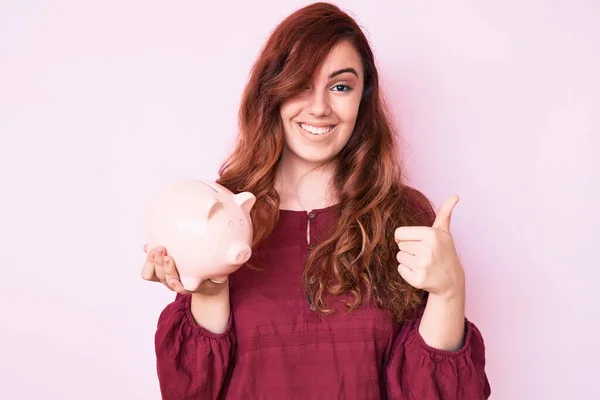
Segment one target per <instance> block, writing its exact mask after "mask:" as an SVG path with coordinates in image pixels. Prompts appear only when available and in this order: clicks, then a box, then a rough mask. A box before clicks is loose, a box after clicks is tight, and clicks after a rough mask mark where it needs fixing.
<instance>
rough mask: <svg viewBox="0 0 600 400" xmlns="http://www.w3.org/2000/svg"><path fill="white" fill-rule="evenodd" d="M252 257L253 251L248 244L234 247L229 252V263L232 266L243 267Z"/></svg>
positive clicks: (238, 244)
mask: <svg viewBox="0 0 600 400" xmlns="http://www.w3.org/2000/svg"><path fill="white" fill-rule="evenodd" d="M251 255H252V249H251V248H250V246H249V245H247V244H246V243H237V244H234V245H232V246H231V247H230V248H229V251H228V252H227V262H228V263H229V264H230V265H241V264H243V263H245V262H246V261H248V259H249V258H250V256H251Z"/></svg>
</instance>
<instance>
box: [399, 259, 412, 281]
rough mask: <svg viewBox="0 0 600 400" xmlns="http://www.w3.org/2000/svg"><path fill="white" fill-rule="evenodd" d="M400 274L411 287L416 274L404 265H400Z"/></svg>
mask: <svg viewBox="0 0 600 400" xmlns="http://www.w3.org/2000/svg"><path fill="white" fill-rule="evenodd" d="M398 273H400V276H401V277H402V278H403V279H404V280H405V281H406V282H408V284H409V285H410V284H411V282H412V281H413V280H414V276H415V272H414V271H413V270H412V269H410V268H409V267H407V266H406V265H404V264H399V265H398ZM411 286H412V285H411Z"/></svg>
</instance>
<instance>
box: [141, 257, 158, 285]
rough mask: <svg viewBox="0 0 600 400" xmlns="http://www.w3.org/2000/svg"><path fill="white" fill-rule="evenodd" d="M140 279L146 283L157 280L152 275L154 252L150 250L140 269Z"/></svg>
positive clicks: (153, 274)
mask: <svg viewBox="0 0 600 400" xmlns="http://www.w3.org/2000/svg"><path fill="white" fill-rule="evenodd" d="M142 278H144V279H145V280H147V281H155V280H157V279H156V275H155V273H154V250H150V253H148V255H147V256H146V261H145V262H144V266H143V267H142Z"/></svg>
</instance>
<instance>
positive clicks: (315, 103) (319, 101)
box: [306, 89, 331, 117]
mask: <svg viewBox="0 0 600 400" xmlns="http://www.w3.org/2000/svg"><path fill="white" fill-rule="evenodd" d="M306 108H307V111H308V113H309V114H310V115H314V116H315V117H324V116H327V115H329V114H331V105H330V104H329V94H328V93H327V91H326V90H315V89H313V90H311V92H310V94H309V97H308V104H307V105H306Z"/></svg>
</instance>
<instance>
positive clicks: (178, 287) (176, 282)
mask: <svg viewBox="0 0 600 400" xmlns="http://www.w3.org/2000/svg"><path fill="white" fill-rule="evenodd" d="M167 283H168V284H169V286H170V287H172V288H173V290H174V291H176V292H177V293H180V294H190V293H191V292H190V291H189V290H186V289H185V288H184V287H183V285H182V284H181V282H180V281H179V280H171V281H167Z"/></svg>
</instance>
